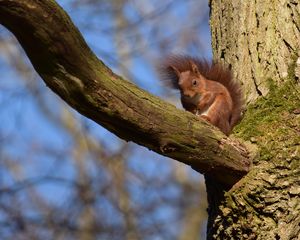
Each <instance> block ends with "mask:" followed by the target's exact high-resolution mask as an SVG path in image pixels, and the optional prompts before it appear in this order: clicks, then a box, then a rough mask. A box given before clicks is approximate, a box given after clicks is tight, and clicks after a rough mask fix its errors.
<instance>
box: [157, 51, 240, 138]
mask: <svg viewBox="0 0 300 240" xmlns="http://www.w3.org/2000/svg"><path fill="white" fill-rule="evenodd" d="M158 71H159V73H160V77H161V79H162V80H165V81H167V83H169V85H171V86H172V87H173V88H175V89H179V90H180V94H181V103H182V106H183V108H184V109H185V110H187V111H189V112H192V113H193V114H196V115H197V116H199V117H200V118H202V119H205V120H207V121H208V122H210V123H211V124H213V125H214V126H216V127H218V128H219V129H220V130H221V131H222V132H223V133H224V134H225V135H227V136H228V135H229V134H230V132H231V131H232V129H233V127H234V126H235V125H236V124H237V123H238V122H239V121H240V119H241V116H242V114H241V113H242V110H243V104H244V100H243V94H242V90H241V85H240V84H239V83H238V82H236V81H234V79H233V78H232V74H231V71H230V70H229V69H228V68H225V67H224V66H223V65H222V64H220V63H218V62H214V61H213V62H208V61H207V60H202V59H198V58H195V57H190V56H186V55H171V56H169V57H166V58H165V59H164V60H163V61H161V63H160V66H159V67H158Z"/></svg>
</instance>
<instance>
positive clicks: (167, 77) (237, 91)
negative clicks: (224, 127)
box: [157, 55, 244, 128]
mask: <svg viewBox="0 0 300 240" xmlns="http://www.w3.org/2000/svg"><path fill="white" fill-rule="evenodd" d="M191 61H192V62H194V63H195V64H196V65H197V67H198V69H199V71H200V73H201V74H202V75H203V76H204V77H205V78H207V79H208V80H213V81H216V82H219V83H221V84H223V85H224V86H225V87H226V88H227V89H228V91H229V93H230V95H231V98H232V102H233V111H232V116H231V119H230V126H231V128H233V126H234V125H236V124H237V123H238V121H239V120H240V119H241V114H242V110H243V105H244V99H243V93H242V89H241V84H240V83H238V82H237V81H235V80H234V79H233V77H232V74H231V71H230V70H229V69H228V68H226V67H224V66H223V65H222V64H221V63H218V62H216V61H212V62H209V61H207V60H205V59H200V58H195V57H191V56H187V55H170V56H168V57H166V58H165V59H164V60H162V61H161V62H160V63H159V65H158V67H157V68H158V72H159V75H160V77H161V79H162V80H164V81H165V82H166V83H167V84H168V85H170V86H171V87H173V88H175V89H179V86H178V77H177V75H176V74H175V72H174V70H173V69H172V67H171V66H173V67H175V68H176V69H178V71H179V72H184V71H191V70H192V66H191Z"/></svg>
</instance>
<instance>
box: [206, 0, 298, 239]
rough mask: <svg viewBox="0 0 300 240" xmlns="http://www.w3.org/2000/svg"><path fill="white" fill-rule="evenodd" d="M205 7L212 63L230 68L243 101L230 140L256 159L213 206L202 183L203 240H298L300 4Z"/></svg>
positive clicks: (217, 0)
mask: <svg viewBox="0 0 300 240" xmlns="http://www.w3.org/2000/svg"><path fill="white" fill-rule="evenodd" d="M210 7H211V32H212V44H213V50H214V57H215V58H216V59H222V60H223V61H225V62H226V63H227V64H230V65H231V67H232V69H233V71H234V75H235V77H236V78H237V79H238V80H240V81H242V82H243V84H244V87H245V92H246V94H247V99H248V101H249V102H251V104H249V106H248V109H247V112H246V114H245V117H244V119H243V121H242V123H241V124H240V125H239V127H238V129H237V134H236V135H237V136H238V137H240V138H243V139H244V140H245V141H250V142H252V144H253V145H255V146H256V147H257V148H258V155H257V156H256V157H255V161H254V163H253V164H254V166H253V169H252V170H251V171H250V172H249V173H248V175H247V176H246V177H244V178H243V179H242V180H241V181H240V182H238V183H237V184H236V185H235V186H233V188H231V189H230V190H229V191H228V192H226V193H224V194H223V195H222V194H221V196H219V198H220V201H213V200H212V199H214V197H215V195H213V194H214V191H215V189H216V188H213V186H212V185H211V184H212V183H211V182H210V181H208V182H207V184H208V186H207V189H208V195H209V196H208V200H209V202H210V206H209V209H211V211H210V212H209V213H210V219H209V227H208V239H222V240H223V239H262V240H265V239H281V240H283V239H299V238H300V178H299V176H300V87H299V68H300V58H299V49H300V40H299V39H300V3H299V1H294V0H290V1H284V2H283V1H272V3H271V2H270V1H263V0H258V1H237V0H233V1H221V0H211V1H210ZM297 76H298V77H297ZM212 189H213V190H212ZM220 192H221V190H220V191H219V193H220Z"/></svg>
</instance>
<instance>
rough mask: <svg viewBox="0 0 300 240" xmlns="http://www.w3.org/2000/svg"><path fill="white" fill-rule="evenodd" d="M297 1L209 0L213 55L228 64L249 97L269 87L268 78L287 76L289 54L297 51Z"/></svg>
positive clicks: (299, 26) (299, 35) (299, 45)
mask: <svg viewBox="0 0 300 240" xmlns="http://www.w3.org/2000/svg"><path fill="white" fill-rule="evenodd" d="M299 22H300V4H299V1H298V0H289V1H280V0H275V1H272V2H270V1H264V0H258V1H237V0H234V1H224V0H212V1H211V22H210V23H211V32H212V45H213V49H214V57H215V58H216V59H224V60H225V61H226V62H227V63H229V64H231V66H232V68H233V71H234V74H235V77H236V78H237V79H240V80H241V81H242V82H243V83H244V85H245V90H246V93H247V97H248V100H251V101H252V102H253V101H255V99H257V97H258V96H259V95H266V94H267V93H268V91H269V87H268V84H267V82H266V79H267V78H272V79H273V80H274V81H275V82H277V83H281V82H282V81H284V80H285V79H286V78H287V77H288V67H289V65H290V64H291V56H294V55H295V54H298V55H299V48H300V41H299V39H300V23H299Z"/></svg>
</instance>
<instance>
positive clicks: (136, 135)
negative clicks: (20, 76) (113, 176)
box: [0, 0, 251, 186]
mask: <svg viewBox="0 0 300 240" xmlns="http://www.w3.org/2000/svg"><path fill="white" fill-rule="evenodd" d="M0 23H1V24H3V25H4V26H5V27H7V28H8V29H9V30H10V31H11V32H12V33H13V34H14V35H15V36H16V37H17V39H18V41H19V42H20V44H21V45H22V47H23V48H24V50H25V52H26V54H27V55H28V57H29V59H30V61H31V62H32V65H33V66H34V68H35V70H36V71H37V72H38V73H39V75H40V76H41V78H42V79H43V80H44V81H45V83H46V84H47V86H48V87H49V88H51V89H52V90H53V91H54V92H55V93H57V94H58V95H59V96H60V97H61V98H62V99H63V100H64V101H66V102H67V103H68V104H69V105H70V106H72V107H73V108H74V109H76V110H77V111H78V112H80V113H81V114H83V115H85V116H86V117H88V118H90V119H92V120H94V121H95V122H97V123H99V124H101V125H102V126H104V127H105V128H107V129H108V130H109V131H111V132H113V133H115V134H116V135H118V136H119V137H120V138H122V139H124V140H126V141H133V142H135V143H137V144H140V145H142V146H146V147H147V148H149V149H151V150H153V151H155V152H157V153H159V154H162V155H165V156H168V157H171V158H173V159H176V160H178V161H181V162H183V163H185V164H188V165H190V166H192V167H193V168H194V169H196V170H197V171H199V172H201V173H206V174H208V175H210V176H212V177H214V178H215V179H217V180H218V181H220V182H222V183H223V184H225V185H226V186H231V185H232V184H234V183H235V182H237V181H238V180H239V179H240V178H241V177H242V176H244V175H245V174H246V173H247V172H248V170H249V167H250V162H251V160H250V158H249V156H248V152H247V150H246V149H245V147H243V146H242V145H241V144H240V143H238V142H236V141H232V140H230V139H229V138H227V137H226V136H224V134H222V133H221V132H220V131H219V130H218V129H216V128H215V127H213V126H211V125H210V124H208V123H206V122H205V121H202V120H200V121H199V119H198V118H197V117H196V116H194V115H192V114H191V113H188V112H184V111H181V110H178V109H176V108H175V107H174V106H172V105H171V104H168V103H166V102H163V101H162V100H161V99H159V98H157V97H155V96H152V95H150V94H149V93H147V92H145V91H143V90H141V89H139V88H138V87H136V86H134V85H133V84H132V83H130V82H128V81H126V80H124V79H122V78H121V77H120V76H117V75H116V74H114V73H113V72H112V71H111V70H110V69H109V68H107V67H106V66H105V65H104V63H103V62H102V61H100V60H98V59H97V57H96V56H95V55H94V54H93V53H92V51H91V50H90V49H89V47H88V46H87V44H86V43H85V41H84V40H83V38H82V36H81V34H80V33H79V31H78V29H77V28H76V27H75V26H74V25H73V23H72V22H71V20H70V18H69V17H68V15H67V14H66V13H65V12H64V11H63V9H61V8H60V7H59V6H58V5H57V4H56V2H55V1H54V0H0Z"/></svg>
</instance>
